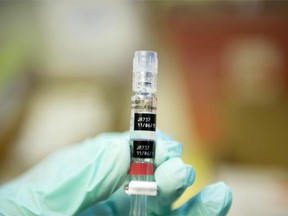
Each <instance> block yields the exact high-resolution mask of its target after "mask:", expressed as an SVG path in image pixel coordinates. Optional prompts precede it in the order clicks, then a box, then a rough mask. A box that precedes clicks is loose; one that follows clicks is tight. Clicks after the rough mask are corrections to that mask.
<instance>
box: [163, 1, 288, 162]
mask: <svg viewBox="0 0 288 216" xmlns="http://www.w3.org/2000/svg"><path fill="white" fill-rule="evenodd" d="M166 9H167V8H166ZM287 11H288V4H287V2H284V1H281V2H280V1H277V2H272V1H268V2H264V1H251V2H250V1H249V2H247V1H243V2H242V1H235V2H206V3H201V4H200V3H198V4H195V3H183V2H182V3H178V4H176V3H175V4H173V5H170V9H169V10H167V11H166V13H167V16H168V18H167V19H168V22H167V25H166V31H168V33H167V35H170V37H169V42H172V43H173V46H174V47H175V49H176V50H177V51H178V52H179V54H180V61H181V64H182V66H183V72H184V73H183V76H185V78H186V79H185V80H186V81H187V83H186V86H187V92H188V98H187V99H188V100H190V105H191V109H192V112H193V115H192V116H193V118H194V119H193V122H194V123H195V125H196V129H197V133H198V135H199V137H200V140H201V141H202V143H203V145H202V147H203V148H205V149H206V151H208V152H210V153H211V154H212V155H214V156H215V157H220V158H221V159H225V160H228V161H233V162H241V163H243V162H244V163H260V164H266V165H279V166H284V167H288V157H287V154H286V152H287V151H288V146H287V143H288V136H287V129H288V111H287V108H288V100H287V84H288V82H287V80H288V79H287V77H288V65H287V63H288V40H287V38H288V28H287V26H288V16H287Z"/></svg>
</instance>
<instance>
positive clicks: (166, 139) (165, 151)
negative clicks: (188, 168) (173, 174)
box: [155, 129, 182, 167]
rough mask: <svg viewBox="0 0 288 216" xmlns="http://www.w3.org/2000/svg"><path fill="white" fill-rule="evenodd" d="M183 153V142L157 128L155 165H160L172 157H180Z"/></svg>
mask: <svg viewBox="0 0 288 216" xmlns="http://www.w3.org/2000/svg"><path fill="white" fill-rule="evenodd" d="M181 154H182V144H181V143H180V142H178V141H176V140H174V139H173V138H172V137H171V136H169V135H168V134H165V133H164V132H162V131H161V130H159V129H157V138H156V155H155V165H156V167H158V166H160V165H161V164H162V163H163V162H165V161H167V160H169V159H170V158H174V157H180V156H181Z"/></svg>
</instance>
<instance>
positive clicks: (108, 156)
mask: <svg viewBox="0 0 288 216" xmlns="http://www.w3.org/2000/svg"><path fill="white" fill-rule="evenodd" d="M129 160H130V149H129V140H128V139H127V137H126V136H124V135H123V134H120V133H106V134H103V135H100V136H97V137H95V138H92V139H88V140H86V141H84V142H83V143H82V144H80V145H74V146H70V147H68V148H65V149H63V150H62V151H60V152H58V153H56V154H54V155H52V156H50V157H49V158H47V159H46V160H44V161H43V162H42V163H40V164H38V165H37V166H36V167H35V168H34V169H32V170H31V171H30V172H27V173H26V174H25V175H24V176H23V177H21V178H19V179H17V180H15V181H14V182H12V183H11V184H9V185H7V188H9V190H10V191H11V190H12V191H14V193H17V194H16V195H15V197H17V200H16V201H14V200H13V201H12V200H10V201H11V202H10V203H12V202H15V203H17V206H23V208H22V209H25V211H26V210H27V212H29V213H30V214H31V213H32V214H33V213H34V214H39V213H40V214H41V213H42V214H45V215H74V214H75V213H77V212H79V211H81V210H82V209H84V208H87V207H88V206H90V205H92V204H93V203H96V202H100V201H102V200H104V199H106V198H107V197H108V196H110V195H111V194H112V193H113V192H115V191H116V190H117V189H118V188H119V187H120V186H121V185H122V184H123V182H124V180H125V177H126V175H127V171H128V168H129ZM13 188H14V189H13ZM19 188H20V189H19ZM9 190H8V191H9ZM0 196H1V194H0ZM41 211H44V212H41ZM21 213H22V211H21Z"/></svg>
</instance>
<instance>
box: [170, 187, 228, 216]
mask: <svg viewBox="0 0 288 216" xmlns="http://www.w3.org/2000/svg"><path fill="white" fill-rule="evenodd" d="M231 204H232V191H231V189H230V187H228V186H227V185H226V184H225V183H223V182H219V183H216V184H213V185H209V186H207V187H205V188H204V189H202V190H201V191H200V192H199V193H198V194H196V195H195V196H194V197H193V198H191V199H190V200H189V201H188V202H186V203H185V204H183V205H182V206H181V207H180V208H179V209H176V210H175V211H174V212H173V215H175V216H176V215H179V216H180V215H199V216H206V215H209V216H224V215H226V214H227V213H228V211H229V209H230V207H231Z"/></svg>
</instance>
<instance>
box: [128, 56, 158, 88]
mask: <svg viewBox="0 0 288 216" xmlns="http://www.w3.org/2000/svg"><path fill="white" fill-rule="evenodd" d="M157 73H158V59H157V53H156V52H153V51H136V52H135V53H134V58H133V91H134V92H144V93H156V90H157Z"/></svg>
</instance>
